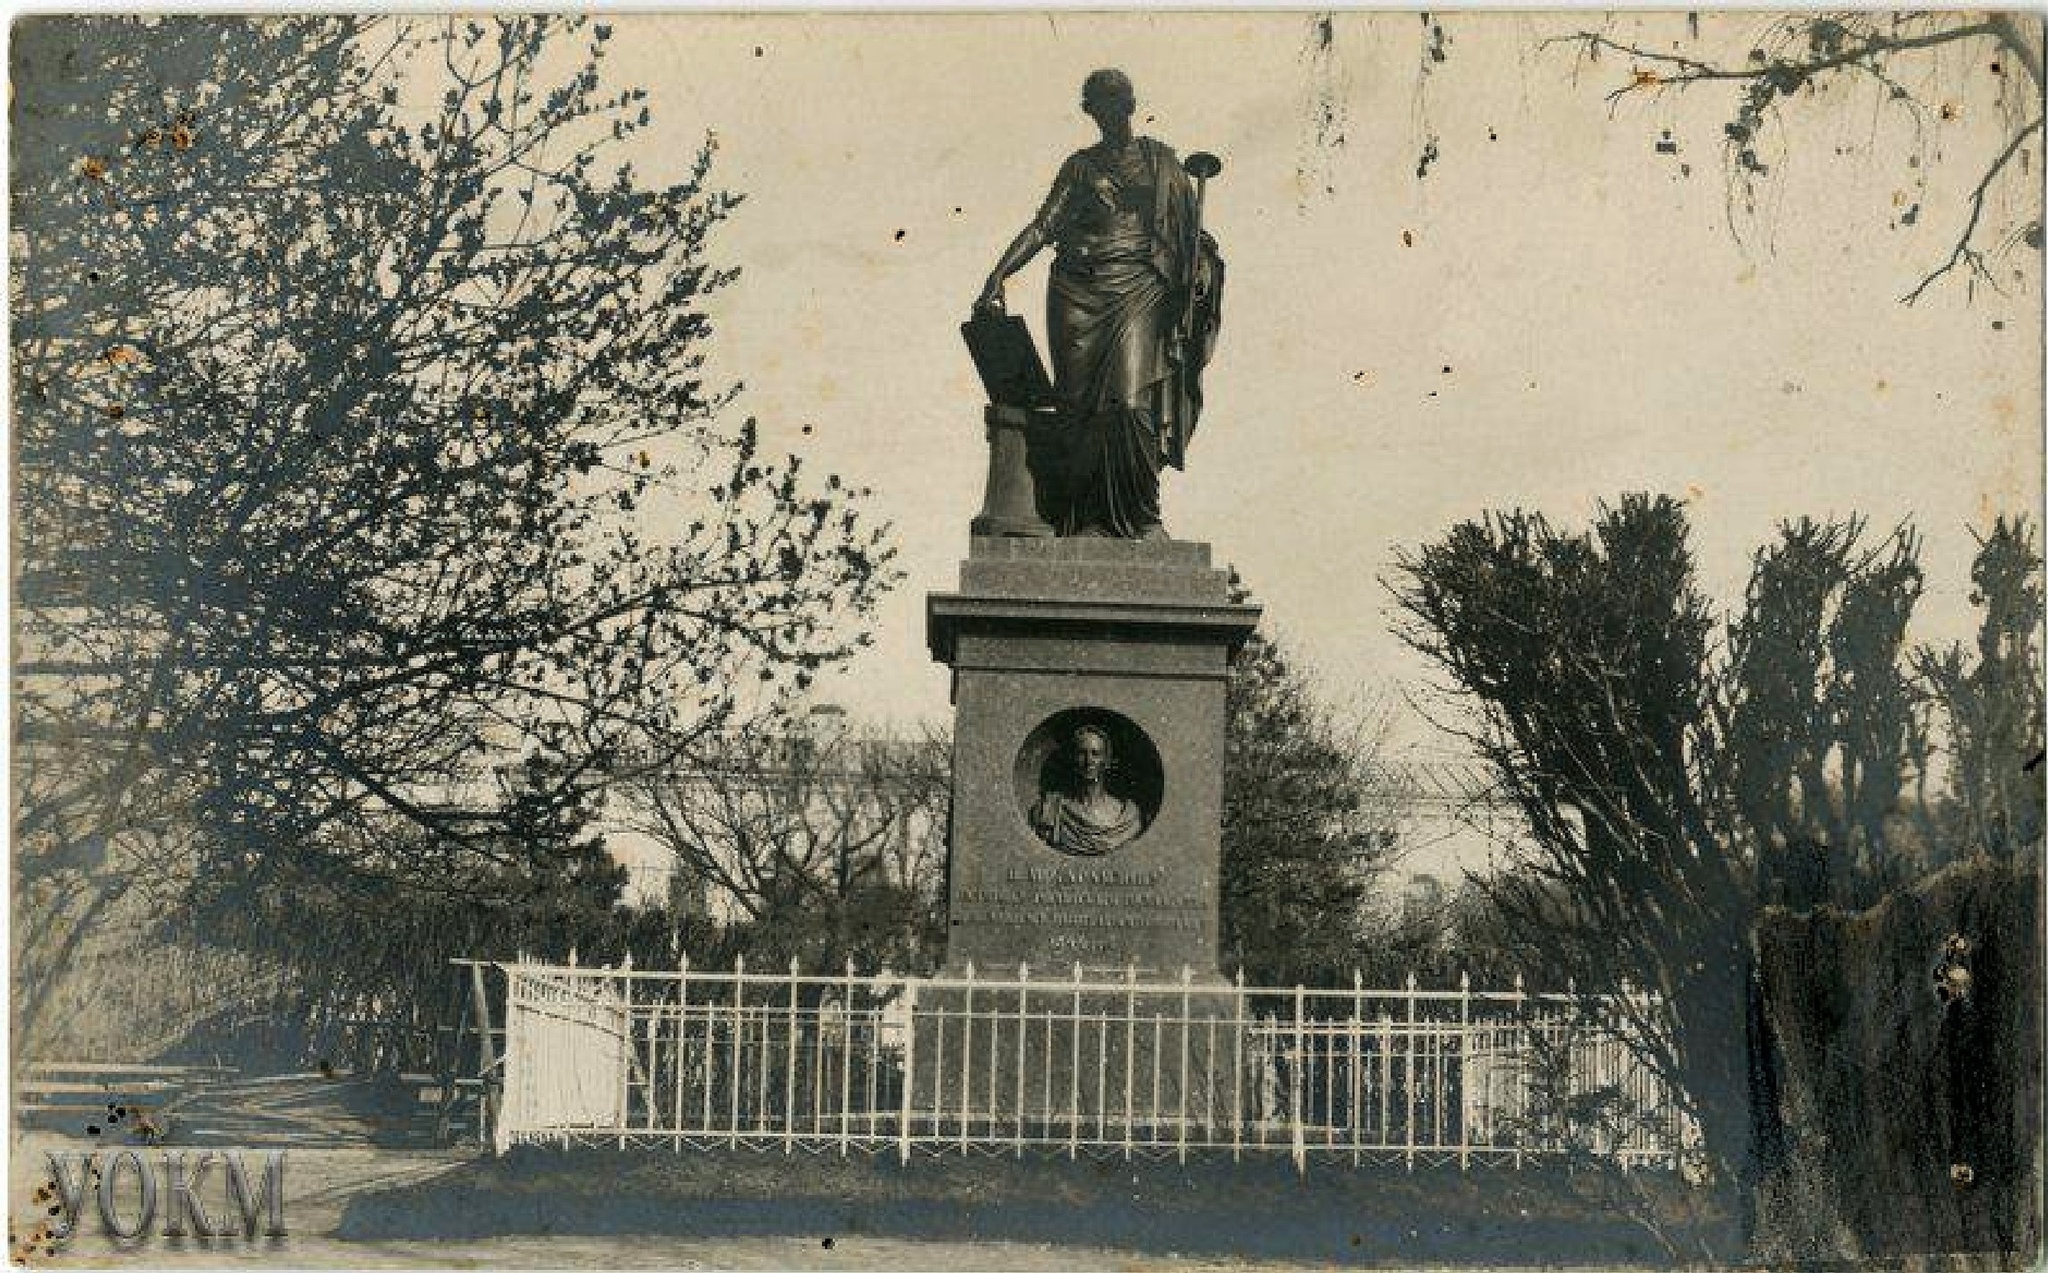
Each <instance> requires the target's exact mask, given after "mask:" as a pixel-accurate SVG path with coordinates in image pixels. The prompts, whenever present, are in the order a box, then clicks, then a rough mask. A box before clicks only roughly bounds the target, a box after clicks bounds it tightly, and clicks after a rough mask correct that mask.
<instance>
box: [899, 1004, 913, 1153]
mask: <svg viewBox="0 0 2048 1273" xmlns="http://www.w3.org/2000/svg"><path fill="white" fill-rule="evenodd" d="M903 1012H904V1020H905V1023H906V1024H905V1025H904V1028H903V1094H902V1099H901V1101H900V1104H901V1106H902V1109H901V1113H900V1116H899V1117H898V1119H897V1121H896V1160H897V1161H898V1162H904V1163H907V1162H909V1161H910V1105H911V1096H910V1094H911V1092H912V1091H913V1090H914V1089H915V1087H916V1075H915V1070H916V1067H917V983H916V982H915V981H910V980H907V979H906V980H905V981H904V983H903Z"/></svg>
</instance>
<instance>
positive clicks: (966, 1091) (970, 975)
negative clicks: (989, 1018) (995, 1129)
mask: <svg viewBox="0 0 2048 1273" xmlns="http://www.w3.org/2000/svg"><path fill="white" fill-rule="evenodd" d="M973 1108H974V961H973V960H972V959H970V960H968V961H967V995H966V997H965V999H964V1000H963V1001H962V1002H961V1005H960V1152H961V1153H962V1154H965V1153H966V1152H967V1116H968V1114H969V1112H970V1111H972V1110H973Z"/></svg>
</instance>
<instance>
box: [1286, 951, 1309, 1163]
mask: <svg viewBox="0 0 2048 1273" xmlns="http://www.w3.org/2000/svg"><path fill="white" fill-rule="evenodd" d="M1307 1010H1308V992H1307V991H1306V990H1304V989H1303V988H1302V987H1301V985H1300V984H1299V983H1297V984H1296V985H1295V987H1294V1054H1293V1055H1292V1056H1291V1057H1289V1058H1288V1064H1287V1088H1288V1100H1287V1116H1288V1120H1289V1122H1291V1123H1292V1124H1293V1127H1292V1130H1291V1135H1292V1138H1293V1143H1292V1144H1291V1145H1289V1147H1288V1149H1289V1152H1291V1153H1292V1154H1293V1155H1294V1172H1295V1174H1296V1175H1299V1176H1305V1175H1307V1174H1308V1134H1307V1132H1306V1131H1305V1130H1304V1129H1303V1128H1302V1125H1301V1063H1302V1059H1303V1058H1304V1057H1305V1056H1306V1055H1307V1048H1306V1047H1305V1046H1304V1045H1303V1037H1304V1035H1303V1031H1304V1029H1305V1027H1306V1016H1307Z"/></svg>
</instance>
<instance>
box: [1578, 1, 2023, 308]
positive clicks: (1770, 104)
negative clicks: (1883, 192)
mask: <svg viewBox="0 0 2048 1273" xmlns="http://www.w3.org/2000/svg"><path fill="white" fill-rule="evenodd" d="M1674 16H1675V15H1674ZM1687 21H1688V25H1689V31H1690V36H1689V42H1690V44H1691V46H1692V47H1693V48H1694V50H1695V51H1692V52H1687V51H1684V49H1685V45H1684V43H1675V44H1673V45H1670V46H1664V45H1662V44H1659V45H1657V46H1653V45H1652V44H1651V43H1650V42H1649V41H1648V40H1646V39H1617V38H1615V37H1614V36H1613V35H1611V34H1610V33H1608V32H1606V31H1590V30H1588V31H1580V32H1577V33H1575V34H1573V35H1570V36H1567V37H1563V38H1562V40H1561V41H1557V42H1562V43H1565V44H1569V45H1573V46H1576V47H1577V48H1578V49H1579V51H1580V52H1581V54H1582V55H1583V56H1584V57H1585V58H1586V59H1588V60H1589V61H1591V62H1598V61H1599V60H1600V59H1602V58H1603V57H1612V58H1614V59H1615V60H1616V61H1617V62H1619V63H1620V65H1619V67H1617V71H1618V73H1619V75H1620V77H1621V82H1620V83H1619V84H1618V85H1617V86H1616V87H1614V88H1613V89H1612V90H1610V91H1609V93H1608V95H1607V98H1608V100H1609V101H1610V102H1619V101H1621V100H1623V99H1625V98H1631V97H1642V96H1652V97H1654V96H1657V95H1660V94H1664V93H1671V92H1684V91H1687V90H1692V89H1701V88H1714V87H1718V88H1725V89H1727V90H1729V91H1730V92H1731V93H1732V102H1731V108H1730V113H1729V118H1728V121H1727V123H1726V124H1725V125H1724V126H1723V129H1722V134H1723V136H1722V140H1723V146H1722V152H1723V158H1724V163H1725V167H1726V173H1727V180H1728V189H1729V196H1730V211H1731V214H1733V213H1734V212H1736V211H1738V210H1739V211H1741V212H1743V213H1745V214H1753V213H1754V212H1755V210H1756V205H1757V194H1758V189H1759V185H1760V183H1762V182H1764V181H1766V180H1768V179H1769V177H1770V175H1771V171H1772V168H1773V159H1772V156H1773V154H1774V153H1777V152H1781V151H1782V150H1783V149H1784V148H1785V147H1786V146H1787V145H1788V143H1787V142H1786V141H1785V140H1784V134H1785V133H1786V131H1787V130H1786V128H1785V122H1784V115H1785V112H1786V109H1787V108H1788V107H1791V106H1794V105H1795V104H1799V103H1801V101H1802V99H1804V98H1807V97H1809V96H1811V95H1812V94H1814V93H1815V91H1816V90H1818V89H1820V88H1822V87H1824V86H1827V85H1830V84H1833V83H1835V82H1840V83H1842V84H1843V85H1844V86H1849V85H1853V84H1856V83H1858V82H1860V83H1862V84H1864V85H1867V86H1868V87H1869V88H1870V89H1871V90H1873V91H1874V92H1875V94H1876V95H1877V96H1876V101H1877V103H1878V106H1879V108H1880V109H1895V110H1897V111H1900V112H1902V113H1903V114H1904V115H1905V116H1906V117H1907V118H1908V120H1909V121H1910V123H1911V125H1912V127H1913V129H1914V132H1915V136H1916V137H1917V138H1918V144H1917V145H1916V146H1915V147H1914V149H1913V151H1912V152H1911V153H1910V154H1909V155H1907V156H1906V164H1907V166H1908V168H1909V170H1910V171H1909V173H1908V174H1907V176H1906V178H1905V179H1906V180H1907V182H1908V183H1909V184H1910V185H1912V187H1913V188H1915V189H1919V190H1924V189H1925V188H1926V185H1927V179H1926V168H1927V166H1928V160H1929V158H1930V157H1931V155H1930V152H1932V151H1934V150H1936V149H1937V148H1938V140H1937V130H1938V128H1939V126H1940V125H1941V124H1942V123H1945V122H1947V121H1949V120H1952V119H1954V118H1956V117H1957V116H1959V115H1961V114H1963V113H1966V112H1968V113H1979V112H1981V113H1985V114H1989V113H1991V112H1993V111H1995V112H1997V114H1998V117H1999V118H2000V119H2001V121H2002V132H2001V142H2000V145H1999V146H1998V149H1997V150H1996V151H1995V152H1994V153H1993V154H1992V155H1991V156H1990V157H1989V158H1988V159H1987V160H1986V161H1985V163H1984V166H1983V168H1982V170H1981V171H1980V172H1979V174H1978V175H1977V177H1976V180H1975V183H1974V185H1973V186H1972V188H1971V190H1970V193H1969V195H1968V197H1967V199H1966V201H1965V206H1964V207H1963V208H1961V209H1959V210H1957V211H1956V212H1955V213H1954V214H1953V215H1954V217H1955V220H1956V222H1957V228H1956V231H1955V235H1954V238H1953V240H1952V241H1951V246H1950V248H1949V251H1948V253H1947V255H1946V256H1945V257H1944V258H1943V259H1942V260H1941V261H1940V262H1939V263H1937V264H1935V265H1934V266H1933V267H1932V268H1930V269H1928V270H1927V271H1926V272H1925V273H1924V274H1923V275H1922V277H1921V278H1920V279H1919V280H1918V282H1916V283H1915V284H1914V285H1913V287H1912V288H1911V289H1910V290H1908V291H1907V292H1906V293H1905V295H1904V297H1903V298H1902V299H1903V300H1904V301H1905V302H1906V303H1908V304H1911V303H1912V302H1914V301H1917V300H1918V299H1919V298H1920V297H1921V296H1923V295H1924V294H1925V293H1926V292H1927V289H1928V288H1929V287H1931V286H1933V285H1934V283H1935V282H1936V281H1938V280H1940V279H1942V278H1944V277H1946V276H1948V275H1950V274H1952V273H1955V272H1957V271H1961V272H1963V273H1964V274H1965V275H1966V276H1967V277H1968V278H1969V279H1970V281H1971V283H1972V285H1973V286H1974V285H1975V284H1977V283H1980V282H1981V283H1983V284H1986V285H1988V286H1990V287H1992V288H1994V289H1996V290H2003V286H2002V280H2001V278H2000V276H1999V275H1998V274H1997V273H1995V272H1994V270H1993V268H1992V267H1993V263H1994V260H1995V258H1997V257H1998V256H2000V255H2002V254H2005V253H2009V252H2011V251H2012V250H2013V249H2015V248H2017V247H2020V246H2022V245H2024V246H2025V247H2027V248H2029V249H2033V250H2038V249H2039V248H2040V247H2041V218H2040V205H2039V200H2038V198H2032V199H2026V200H2025V201H2024V205H2023V206H2024V208H2025V209H2026V211H2025V212H2024V213H2022V214H2021V215H2019V216H2018V217H2016V218H2012V219H2010V220H2009V221H2007V222H2005V223H2001V222H2000V221H1999V220H1998V219H1997V218H1995V217H1993V216H1992V215H1991V214H1990V210H1991V204H1990V198H1991V195H1992V193H1993V191H1994V190H1995V189H1997V188H1998V187H1999V186H2000V184H2001V183H2005V182H2010V181H2012V180H2013V177H2012V174H2013V173H2014V171H2015V170H2016V169H2017V171H2018V173H2019V174H2020V176H2021V178H2022V179H2024V177H2025V174H2026V173H2027V172H2029V171H2030V170H2031V168H2032V165H2033V163H2034V162H2035V161H2036V160H2037V159H2038V150H2039V140H2040V135H2041V120H2042V72H2041V61H2042V20H2041V18H2040V16H2039V15H2037V14H2027V13H2020V12H2010V13H1995V12H1994V13H1988V14H1973V13H1966V12H1959V11H1938V12H1926V13H1886V12H1867V13H1853V12H1849V13H1796V14H1791V15H1788V16H1782V17H1772V18H1768V19H1765V20H1764V21H1765V23H1766V25H1765V26H1764V29H1763V30H1761V31H1760V32H1759V33H1758V34H1757V35H1756V37H1755V39H1754V42H1753V43H1752V44H1751V45H1750V47H1749V48H1748V49H1747V50H1746V52H1739V53H1737V54H1735V55H1733V56H1728V55H1724V54H1721V53H1718V52H1716V51H1712V50H1708V49H1705V48H1703V47H1702V41H1701V40H1700V37H1699V20H1698V17H1697V15H1689V16H1688V19H1687ZM1950 54H1952V55H1953V56H1952V57H1951V58H1950V59H1949V60H1948V61H1947V62H1946V63H1944V61H1943V58H1944V56H1946V55H1950ZM1979 69H1982V70H1983V71H1984V72H1985V73H1986V74H1987V75H1988V76H1989V79H1990V87H1989V88H1988V90H1987V89H1985V88H1983V87H1982V83H1983V82H1982V81H1981V80H1979V79H1977V78H1975V77H1974V76H1973V74H1972V72H1974V71H1976V70H1979ZM2033 184H2035V185H2037V184H2038V183H2033ZM2018 188H2019V189H2021V190H2025V189H2027V188H2028V187H2027V185H2026V184H2021V185H2020V186H2019V187H2018ZM1904 215H1905V219H1906V220H1907V221H1908V222H1909V223H1910V222H1911V221H1913V220H1915V219H1917V217H1918V216H1919V215H1920V205H1919V203H1918V202H1915V203H1913V204H1912V206H1911V207H1910V208H1909V209H1907V210H1906V211H1905V214H1904ZM1731 224H1732V221H1731Z"/></svg>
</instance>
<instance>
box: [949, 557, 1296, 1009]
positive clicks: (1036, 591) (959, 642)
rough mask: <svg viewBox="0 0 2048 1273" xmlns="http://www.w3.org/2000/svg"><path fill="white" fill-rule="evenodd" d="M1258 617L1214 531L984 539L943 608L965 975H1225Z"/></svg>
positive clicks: (952, 942) (953, 927) (952, 952)
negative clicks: (1076, 970)
mask: <svg viewBox="0 0 2048 1273" xmlns="http://www.w3.org/2000/svg"><path fill="white" fill-rule="evenodd" d="M1258 615H1259V610H1258V607H1256V606H1250V605H1243V604H1235V603H1233V602H1232V601H1231V599H1230V589H1229V577H1228V575H1227V574H1226V573H1225V572H1224V571H1221V570H1218V569H1215V568H1214V567H1213V566H1212V565H1211V564H1210V560H1209V548H1208V545H1206V544H1200V543H1189V542H1183V541H1176V540H1169V539H1164V538H1154V539H1144V540H1132V539H1110V538H1093V537H1075V538H1044V537H1012V538H999V537H994V536H981V535H977V536H975V537H973V539H972V540H971V547H970V550H969V554H968V558H967V560H966V561H965V562H964V563H963V564H962V566H961V571H960V589H959V591H958V592H952V593H939V594H934V595H933V596H931V597H930V598H929V601H928V609H927V628H928V639H929V642H930V645H931V651H932V655H933V657H934V658H936V659H938V660H939V661H941V662H943V663H945V664H947V665H948V666H949V667H951V668H952V671H953V703H954V713H955V715H954V735H953V737H954V744H953V745H954V756H953V822H952V834H951V843H950V846H949V864H948V872H947V875H948V890H949V898H948V901H949V919H948V925H949V926H948V930H947V948H946V963H947V967H948V968H949V969H950V970H953V971H958V970H960V969H962V968H964V967H965V965H966V964H968V963H969V962H972V963H973V964H974V966H975V968H976V970H977V971H978V972H979V971H982V970H986V971H987V972H988V973H991V974H998V975H1000V974H1002V973H1004V972H1014V970H1015V968H1016V967H1017V965H1019V964H1029V965H1031V967H1032V968H1033V969H1035V970H1043V971H1045V972H1047V973H1050V972H1052V971H1053V970H1055V969H1058V970H1062V971H1065V970H1070V969H1072V967H1073V966H1074V965H1075V964H1077V963H1078V964H1081V965H1083V966H1084V967H1086V968H1093V969H1101V970H1115V971H1116V972H1118V973H1122V972H1123V971H1124V970H1125V969H1126V968H1127V967H1129V966H1130V965H1136V967H1137V968H1138V970H1139V972H1140V974H1141V975H1142V976H1144V977H1145V978H1146V979H1148V980H1169V979H1176V978H1178V977H1179V976H1180V973H1181V970H1182V968H1184V967H1186V968H1191V969H1193V971H1194V973H1195V975H1196V976H1197V977H1198V978H1202V979H1209V978H1213V977H1215V976H1216V975H1217V973H1218V968H1217V889H1218V868H1219V857H1220V850H1221V826H1222V799H1223V748H1224V711H1225V703H1224V695H1225V689H1226V685H1227V681H1228V677H1229V673H1230V662H1231V659H1232V657H1233V656H1234V655H1235V653H1236V652H1237V649H1238V648H1239V646H1241V645H1242V644H1243V642H1244V640H1245V638H1246V637H1248V636H1249V635H1250V634H1251V631H1252V629H1253V627H1254V625H1255V624H1256V623H1257V621H1258Z"/></svg>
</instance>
